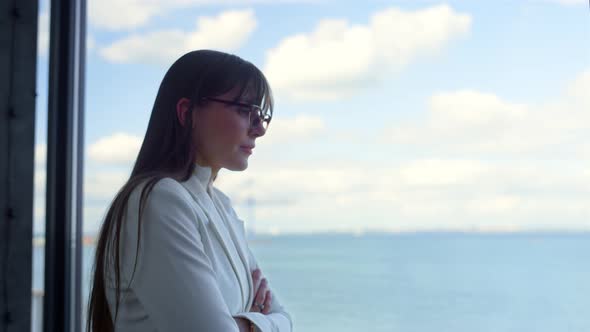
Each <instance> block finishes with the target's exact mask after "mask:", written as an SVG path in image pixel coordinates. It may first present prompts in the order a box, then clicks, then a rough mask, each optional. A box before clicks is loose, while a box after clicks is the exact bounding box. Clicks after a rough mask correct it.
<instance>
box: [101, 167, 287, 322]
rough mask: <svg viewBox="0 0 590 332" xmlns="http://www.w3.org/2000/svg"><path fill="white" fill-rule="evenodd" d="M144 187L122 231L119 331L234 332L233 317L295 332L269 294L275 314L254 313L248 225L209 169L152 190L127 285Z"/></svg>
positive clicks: (109, 275)
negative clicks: (246, 225) (216, 184)
mask: <svg viewBox="0 0 590 332" xmlns="http://www.w3.org/2000/svg"><path fill="white" fill-rule="evenodd" d="M142 187H143V186H138V188H136V189H135V190H134V192H133V193H132V194H131V196H130V199H129V203H128V207H127V213H126V215H125V218H124V224H123V228H122V229H121V231H122V233H121V241H122V242H121V251H120V255H121V256H120V259H121V302H120V305H119V313H118V316H117V319H116V322H115V331H121V332H140V331H141V332H147V331H158V332H182V331H186V332H197V331H203V332H233V331H238V326H237V324H236V323H235V321H234V318H233V317H243V318H246V319H248V320H250V321H252V322H253V323H254V324H255V325H256V327H257V329H258V331H262V332H271V331H272V332H291V331H292V330H293V322H292V318H291V316H290V315H289V314H288V313H287V312H286V311H285V309H284V308H283V306H281V304H280V303H279V301H278V298H277V296H276V290H274V289H272V287H270V286H269V287H270V289H271V290H272V292H273V297H272V303H271V312H270V314H268V315H264V314H261V313H254V312H249V308H251V306H252V303H253V301H254V296H255V294H254V289H253V283H252V273H251V272H252V271H253V270H254V269H256V268H257V267H258V263H257V262H256V259H255V258H254V255H253V254H252V252H251V251H250V249H249V248H248V243H247V241H246V234H245V228H244V222H243V221H242V220H240V219H239V218H238V216H237V215H236V213H235V211H234V209H233V208H232V207H231V202H230V200H229V198H228V197H227V196H226V195H224V194H223V193H222V192H221V191H219V190H218V189H217V188H214V187H213V186H212V181H211V168H208V167H202V166H199V165H197V168H196V170H195V173H194V174H193V175H192V176H191V178H190V179H189V180H187V181H186V182H182V183H179V182H177V181H175V180H173V179H171V178H165V179H162V180H160V181H159V182H158V183H157V184H156V185H155V186H154V188H153V190H152V192H151V193H150V195H149V197H148V199H147V201H146V204H145V207H144V212H143V218H142V222H141V238H140V244H139V245H140V248H139V254H138V258H137V267H136V271H135V275H134V276H133V281H132V283H131V285H129V280H130V276H131V273H132V271H133V262H134V259H135V254H136V244H137V227H138V222H137V220H138V206H139V195H140V191H141V188H142ZM107 266H108V267H107V268H106V275H105V277H106V287H105V288H106V295H107V300H108V303H109V309H110V311H111V313H114V312H115V310H114V309H115V306H114V304H115V301H114V299H115V290H114V278H113V276H114V273H113V269H112V265H107ZM263 272H264V270H263ZM269 285H270V283H269ZM113 316H114V314H113ZM113 318H114V317H113Z"/></svg>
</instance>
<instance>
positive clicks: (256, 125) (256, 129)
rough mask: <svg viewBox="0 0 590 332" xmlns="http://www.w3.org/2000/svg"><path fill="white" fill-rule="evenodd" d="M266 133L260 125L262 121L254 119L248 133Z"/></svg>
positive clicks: (256, 135)
mask: <svg viewBox="0 0 590 332" xmlns="http://www.w3.org/2000/svg"><path fill="white" fill-rule="evenodd" d="M264 134H266V129H264V126H263V125H262V121H256V123H254V124H252V126H251V127H250V135H251V136H254V137H261V136H264Z"/></svg>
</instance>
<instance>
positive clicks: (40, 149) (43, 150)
mask: <svg viewBox="0 0 590 332" xmlns="http://www.w3.org/2000/svg"><path fill="white" fill-rule="evenodd" d="M46 162H47V144H45V143H40V144H37V145H35V165H36V166H45V163H46Z"/></svg>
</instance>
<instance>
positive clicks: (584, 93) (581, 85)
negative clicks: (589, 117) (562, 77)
mask: <svg viewBox="0 0 590 332" xmlns="http://www.w3.org/2000/svg"><path fill="white" fill-rule="evenodd" d="M589 91H590V69H587V70H585V71H583V72H582V73H581V74H580V75H578V77H577V78H576V79H575V80H574V81H573V82H572V83H571V85H570V86H569V87H568V91H567V92H568V94H569V95H570V96H571V97H573V98H575V99H576V100H577V101H581V102H582V103H584V104H586V106H588V107H590V93H589Z"/></svg>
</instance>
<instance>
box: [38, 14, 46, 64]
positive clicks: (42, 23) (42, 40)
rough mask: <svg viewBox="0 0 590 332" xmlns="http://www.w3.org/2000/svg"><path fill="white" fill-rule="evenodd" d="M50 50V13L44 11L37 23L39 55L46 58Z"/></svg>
mask: <svg viewBox="0 0 590 332" xmlns="http://www.w3.org/2000/svg"><path fill="white" fill-rule="evenodd" d="M48 50H49V13H48V12H47V11H42V12H40V14H39V21H38V23H37V53H38V54H39V55H40V56H46V55H47V52H48Z"/></svg>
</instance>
